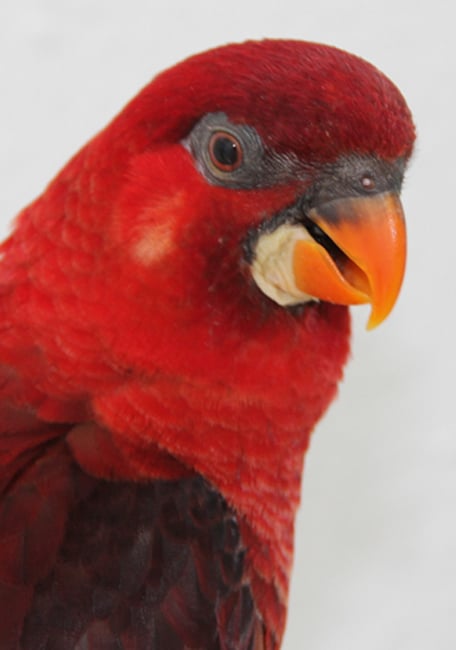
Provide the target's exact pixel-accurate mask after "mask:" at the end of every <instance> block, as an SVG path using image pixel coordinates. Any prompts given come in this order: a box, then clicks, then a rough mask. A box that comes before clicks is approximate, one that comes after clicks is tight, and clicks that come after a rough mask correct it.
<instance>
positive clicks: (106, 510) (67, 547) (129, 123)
mask: <svg viewBox="0 0 456 650" xmlns="http://www.w3.org/2000/svg"><path fill="white" fill-rule="evenodd" d="M414 141H415V126H414V121H413V118H412V115H411V112H410V109H409V108H408V106H407V103H406V101H405V99H404V98H403V96H402V94H401V92H400V91H399V90H398V89H397V87H396V86H395V85H394V84H393V82H391V81H390V80H389V79H388V78H387V77H386V76H385V75H384V74H383V73H382V72H380V71H379V70H377V68H375V67H374V66H373V65H372V64H370V63H368V62H366V61H365V60H363V59H361V58H359V57H358V56H356V55H353V54H349V53H347V52H345V51H343V50H341V49H338V48H337V47H333V46H327V45H322V44H319V43H312V42H307V41H299V40H287V39H264V40H251V41H246V42H243V43H234V44H228V45H222V46H219V47H215V48H214V49H212V50H209V51H207V52H203V53H200V54H196V55H193V56H190V57H189V58H187V59H185V60H184V61H183V62H181V63H179V64H177V65H175V66H173V67H171V68H169V69H167V70H165V71H164V72H161V73H160V74H158V75H157V76H155V77H154V78H153V79H152V81H151V82H150V83H149V84H148V85H146V86H145V87H144V88H143V90H141V91H140V92H139V94H138V95H137V96H136V97H135V98H133V99H132V100H131V101H130V102H129V103H128V104H127V105H126V107H125V108H124V109H123V110H122V111H121V112H120V113H119V114H118V115H117V116H116V117H114V119H113V120H112V121H111V122H110V123H109V124H108V126H106V127H105V128H104V129H103V130H101V131H100V132H99V133H98V134H96V135H95V136H94V137H93V138H92V139H91V140H90V141H89V142H88V144H86V145H85V146H83V147H82V149H80V150H79V152H78V153H76V154H75V155H74V156H73V157H72V158H71V159H70V161H69V162H68V163H67V164H66V165H65V166H64V167H63V169H62V170H61V171H60V172H59V173H58V174H57V176H56V177H55V178H54V179H53V180H52V181H51V182H50V184H49V185H48V186H47V188H46V189H45V190H44V192H43V193H42V194H41V195H40V196H39V197H38V198H36V199H35V200H34V201H33V202H32V203H31V204H30V205H28V206H27V207H25V208H24V209H23V210H22V211H21V212H20V213H19V215H18V216H17V217H16V219H15V221H14V222H13V225H12V227H11V231H10V233H9V235H8V236H7V238H6V239H5V240H4V242H3V243H2V244H1V247H0V258H1V260H0V467H1V472H0V609H1V612H2V614H1V618H0V647H1V648H2V650H60V649H63V650H108V649H109V650H111V649H112V650H114V649H117V650H121V649H124V650H146V649H149V650H156V649H160V650H278V649H279V648H280V647H281V644H282V639H283V634H284V629H285V623H286V613H287V600H288V591H289V582H290V576H291V571H292V562H293V551H294V549H293V546H294V522H295V516H296V512H297V508H298V505H299V500H300V491H301V477H302V474H303V463H304V456H305V453H306V451H307V448H308V445H309V440H310V436H311V434H312V431H313V430H314V427H315V425H316V423H317V422H318V420H319V419H320V418H321V416H322V415H323V414H324V413H325V411H326V409H327V407H328V406H329V404H330V403H331V401H332V400H333V399H334V397H335V395H336V393H337V388H338V384H339V382H340V380H341V378H342V374H343V370H344V366H345V363H346V361H347V359H348V356H349V349H350V337H351V332H350V315H349V306H350V305H358V304H367V305H370V315H369V319H368V323H367V327H368V328H369V329H372V328H373V327H376V326H377V325H379V324H380V323H381V322H382V321H383V320H384V319H385V318H386V317H387V316H388V315H389V313H390V312H391V310H392V308H393V306H394V304H395V302H396V300H397V298H398V295H399V291H400V288H401V284H402V280H403V276H404V272H405V262H406V226H405V220H404V211H403V208H402V205H401V200H400V193H401V187H402V183H403V179H404V174H405V171H406V168H407V164H408V162H409V160H410V158H411V155H412V152H413V148H414Z"/></svg>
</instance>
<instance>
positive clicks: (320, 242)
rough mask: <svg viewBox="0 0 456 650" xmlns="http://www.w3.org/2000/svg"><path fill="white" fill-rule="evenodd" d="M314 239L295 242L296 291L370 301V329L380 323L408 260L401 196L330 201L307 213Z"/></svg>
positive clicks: (351, 302) (336, 299)
mask: <svg viewBox="0 0 456 650" xmlns="http://www.w3.org/2000/svg"><path fill="white" fill-rule="evenodd" d="M307 216H308V218H309V220H310V222H312V224H313V226H315V225H316V226H317V228H314V230H312V232H311V234H312V236H313V237H314V238H315V239H314V240H298V241H297V242H296V244H295V247H294V251H293V271H294V275H295V282H296V286H297V287H298V289H300V290H301V291H303V292H304V293H307V294H309V295H311V296H314V297H315V298H319V299H320V300H325V301H328V302H332V303H336V304H340V305H356V304H362V303H371V305H372V310H371V314H370V318H369V321H368V324H367V328H368V329H373V328H374V327H376V326H377V325H379V324H380V323H381V322H382V321H383V320H384V319H385V318H386V317H387V316H388V314H389V313H390V311H391V310H392V308H393V306H394V303H395V302H396V299H397V296H398V294H399V290H400V288H401V284H402V279H403V277H404V270H405V259H406V231H405V221H404V214H403V211H402V205H401V202H400V200H399V197H398V196H397V195H396V194H394V193H391V192H384V193H382V194H376V195H374V196H370V197H354V198H343V199H335V200H334V201H329V202H327V203H324V204H322V205H320V206H318V207H316V208H312V209H311V210H310V211H309V213H308V215H307Z"/></svg>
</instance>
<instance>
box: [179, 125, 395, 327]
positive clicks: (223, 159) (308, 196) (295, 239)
mask: <svg viewBox="0 0 456 650" xmlns="http://www.w3.org/2000/svg"><path fill="white" fill-rule="evenodd" d="M185 144H186V146H187V147H188V149H189V151H190V152H191V153H192V155H193V157H194V159H195V162H196V166H197V168H198V170H199V171H200V173H201V174H202V175H203V176H204V178H205V179H206V181H207V182H208V183H211V184H213V185H216V186H220V187H224V188H229V189H232V190H247V191H257V192H258V190H261V189H262V188H271V187H279V188H282V191H283V192H284V198H283V200H284V201H286V194H287V193H288V192H287V191H290V192H295V193H296V197H295V199H294V200H293V201H292V202H291V203H290V204H289V205H286V207H285V208H283V209H281V210H279V211H278V212H275V213H273V214H271V213H270V214H268V215H267V216H266V218H265V219H262V220H261V221H260V222H259V223H257V224H255V226H254V227H252V228H251V229H250V231H249V234H248V236H247V237H246V238H245V239H244V241H243V249H244V254H245V259H246V261H247V263H248V264H249V265H250V267H251V273H252V277H253V279H254V281H255V283H256V285H257V286H258V288H259V289H261V291H262V292H263V293H264V294H265V295H266V296H268V297H269V298H270V299H272V300H273V301H275V302H276V303H277V304H279V305H282V306H291V305H296V304H303V303H306V302H309V301H312V300H325V301H328V302H333V303H336V304H343V305H347V304H360V303H366V302H371V303H372V314H371V317H370V320H369V326H370V327H374V326H375V325H377V324H379V323H380V322H381V321H382V320H383V319H384V318H385V317H386V316H387V315H388V313H389V312H390V310H391V309H392V307H393V305H394V302H395V300H396V297H397V295H398V293H399V289H400V286H401V282H402V277H403V273H404V268H405V224H404V218H403V211H402V207H401V203H400V200H399V192H400V188H401V185H402V180H403V173H404V167H405V163H404V160H403V159H399V160H396V161H394V162H387V161H382V160H379V159H377V158H376V157H374V156H367V155H364V156H357V155H351V156H343V157H341V158H340V159H337V160H336V161H335V162H333V163H330V164H326V165H324V164H320V165H318V166H315V165H314V166H310V165H309V164H306V162H305V161H301V160H300V159H299V157H298V156H297V155H296V154H295V153H294V152H290V153H288V154H278V153H276V152H275V151H273V150H268V149H267V148H266V147H265V144H264V142H263V141H262V139H261V137H260V136H259V134H258V133H257V131H256V130H255V129H254V128H252V127H251V126H248V125H244V124H235V123H232V122H230V121H229V119H228V118H227V116H226V115H225V114H223V113H216V114H208V115H206V116H205V117H204V118H203V119H202V120H201V121H200V122H198V124H197V125H196V127H195V128H194V129H193V130H192V132H191V134H190V136H189V138H188V139H187V140H186V142H185ZM219 212H220V211H217V213H218V214H219ZM252 213H253V214H254V213H255V210H252V211H251V213H250V214H252Z"/></svg>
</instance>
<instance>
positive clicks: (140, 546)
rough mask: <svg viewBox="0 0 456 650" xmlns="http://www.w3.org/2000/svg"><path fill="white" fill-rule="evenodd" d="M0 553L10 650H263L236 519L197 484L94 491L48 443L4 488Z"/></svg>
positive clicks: (4, 636)
mask: <svg viewBox="0 0 456 650" xmlns="http://www.w3.org/2000/svg"><path fill="white" fill-rule="evenodd" d="M0 552H1V555H0V609H1V611H2V616H1V617H0V618H1V622H0V647H1V648H2V650H51V649H52V650H57V649H58V650H107V649H109V650H111V649H112V650H114V649H116V650H122V649H124V650H130V649H131V650H133V649H134V650H142V649H144V650H146V649H147V650H187V649H188V650H190V649H191V650H257V649H258V648H262V647H263V641H262V639H263V624H262V622H261V620H260V618H259V615H258V613H257V610H256V607H255V603H254V600H253V597H252V593H251V589H250V586H249V583H248V580H247V578H246V563H245V549H244V547H243V545H242V540H241V537H240V532H239V526H238V522H237V519H236V516H235V514H234V513H233V511H232V510H230V508H229V507H228V506H227V504H226V502H225V501H224V499H223V498H222V497H221V496H220V494H219V493H218V492H216V491H215V490H214V489H213V488H212V487H211V486H209V485H208V484H207V483H206V482H205V481H204V480H203V479H202V478H200V477H193V478H186V479H181V480H177V481H156V482H154V483H149V484H135V483H115V482H108V481H103V480H98V479H95V478H93V477H90V476H88V475H87V474H85V473H84V472H83V471H81V469H80V468H79V467H78V466H77V465H76V464H75V463H74V461H73V459H72V457H71V455H70V452H69V451H68V448H67V446H66V445H65V442H64V441H62V440H60V441H58V442H47V443H45V444H43V445H42V447H41V448H40V449H39V450H38V451H36V453H35V457H33V456H32V457H30V454H29V455H28V456H27V464H26V465H25V466H24V467H23V468H22V470H21V471H19V472H18V471H16V473H15V475H14V477H12V478H11V480H10V481H9V483H8V485H7V486H5V487H4V492H3V496H2V499H1V501H0ZM5 612H8V613H9V614H8V616H5V614H4V613H5Z"/></svg>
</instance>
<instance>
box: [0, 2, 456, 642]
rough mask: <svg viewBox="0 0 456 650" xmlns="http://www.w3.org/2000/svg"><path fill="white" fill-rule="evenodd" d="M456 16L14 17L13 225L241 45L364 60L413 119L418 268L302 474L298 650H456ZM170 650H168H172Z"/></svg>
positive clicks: (228, 9) (37, 7)
mask: <svg viewBox="0 0 456 650" xmlns="http://www.w3.org/2000/svg"><path fill="white" fill-rule="evenodd" d="M451 6H452V2H450V0H448V1H447V2H446V1H445V0H437V1H436V2H429V1H426V2H423V1H422V0H415V1H414V2H412V1H411V0H410V1H405V2H402V3H401V2H400V0H394V1H393V0H383V1H382V2H366V1H365V0H363V1H361V0H345V2H338V0H319V2H312V3H311V2H305V1H302V0H301V1H297V0H296V2H294V1H293V0H280V1H279V2H271V0H256V1H254V2H250V3H249V2H247V1H246V0H243V1H242V2H238V1H237V0H230V1H229V2H222V1H220V0H212V1H207V2H206V1H202V0H167V2H163V3H161V2H155V3H153V2H146V0H129V1H128V2H120V1H119V0H111V1H106V2H103V1H102V0H79V1H78V2H68V1H66V0H28V1H26V0H23V1H22V2H18V1H16V0H1V4H0V84H1V86H0V165H1V167H0V188H1V191H0V218H1V220H2V221H1V223H2V225H1V228H2V234H3V233H5V232H6V224H7V223H8V221H9V220H10V219H11V218H12V217H13V216H14V214H15V213H16V212H17V211H18V210H19V209H20V208H21V207H22V206H23V205H24V204H25V203H27V202H28V201H30V200H31V199H32V198H33V197H34V196H35V195H36V194H38V193H39V192H40V191H41V190H42V188H43V186H44V185H45V184H46V183H47V182H48V180H50V178H51V177H52V176H53V175H54V174H55V172H56V171H57V170H58V169H59V168H60V167H61V165H62V164H63V163H64V162H65V161H66V159H67V158H68V157H69V156H70V155H71V154H72V153H73V152H74V151H75V150H76V149H78V148H79V147H80V146H81V145H82V144H83V143H84V142H85V141H86V140H87V139H88V138H89V137H90V136H91V135H92V134H94V133H95V132H96V131H97V130H98V129H100V128H101V127H102V126H104V124H105V123H106V122H107V121H108V120H109V119H110V118H111V117H112V116H113V115H114V114H115V113H116V112H117V111H118V110H119V109H120V108H121V107H122V106H123V105H124V103H125V102H126V101H127V100H128V99H129V98H130V97H131V96H132V95H133V94H135V93H136V92H137V91H138V90H139V88H140V87H142V86H143V85H144V84H145V83H147V82H148V80H149V79H150V78H151V77H152V76H153V75H154V74H155V73H156V72H158V71H160V70H162V69H163V68H165V67H167V66H169V65H172V64H173V63H176V62H178V61H179V60H180V59H182V58H183V57H185V56H187V55H189V54H192V53H195V52H198V51H201V50H204V49H207V48H209V47H211V46H214V45H217V44H221V43H225V42H228V41H239V40H244V39H246V38H261V37H265V36H270V37H293V38H301V39H306V40H314V41H322V42H326V43H330V44H334V45H337V46H339V47H342V48H344V49H348V50H350V51H352V52H355V53H357V54H359V55H361V56H363V57H364V58H366V59H368V60H370V61H372V62H373V63H374V64H375V65H377V66H378V67H379V68H381V69H382V70H383V71H384V72H386V73H387V74H388V75H389V76H390V77H391V78H392V79H393V80H394V81H395V82H396V83H397V84H398V85H399V87H400V88H401V89H402V91H403V93H404V94H405V96H406V97H407V99H408V101H409V104H410V106H411V107H412V109H413V112H414V115H415V119H416V122H417V125H418V132H419V141H418V146H417V152H416V156H415V159H414V162H413V164H412V166H411V168H410V171H409V174H408V180H407V183H406V187H405V190H404V194H403V198H404V204H405V209H406V213H407V216H408V226H409V246H410V248H409V263H408V271H407V278H406V281H405V285H404V288H403V292H402V295H401V298H400V300H399V302H398V304H397V307H396V309H395V311H394V313H393V315H392V316H391V317H390V319H389V320H388V321H387V322H386V323H385V324H384V325H383V326H382V327H380V328H379V329H378V330H376V331H374V332H373V333H369V334H367V333H366V332H365V331H364V323H365V320H366V317H367V312H366V311H365V310H363V309H362V308H361V309H358V311H357V313H356V315H355V326H354V345H353V355H352V356H353V359H352V361H351V363H350V364H349V367H348V369H347V372H346V377H345V381H344V383H343V385H342V387H341V390H340V396H339V399H338V401H337V403H336V404H334V405H333V407H332V409H331V411H330V413H329V414H328V416H327V417H326V418H325V420H324V421H323V422H322V423H321V424H320V425H319V427H318V429H317V432H316V433H315V435H314V437H313V443H312V449H311V451H310V453H309V455H308V458H307V466H306V473H305V480H304V491H303V505H302V509H301V514H300V517H299V525H298V535H297V552H296V562H295V571H294V577H293V587H292V593H291V605H290V614H289V624H288V633H287V638H286V642H285V644H284V646H285V648H286V650H333V649H334V650H345V649H346V650H377V649H378V650H434V649H436V650H454V648H456V529H455V524H454V520H455V514H456V513H455V510H456V507H455V506H456V444H455V441H454V437H455V433H456V425H455V416H454V412H455V408H454V399H455V397H454V363H455V343H454V337H455V326H454V324H455V316H454V295H455V290H454V277H455V272H454V267H455V264H456V259H455V258H456V245H455V235H456V227H455V223H456V214H455V209H454V197H453V194H454V187H455V180H454V177H455V172H456V169H455V163H454V145H455V140H456V138H455V120H456V107H455V98H456V51H455V49H454V46H452V45H451V43H452V42H454V23H455V19H454V16H453V14H452V11H451ZM163 650H166V649H163Z"/></svg>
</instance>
